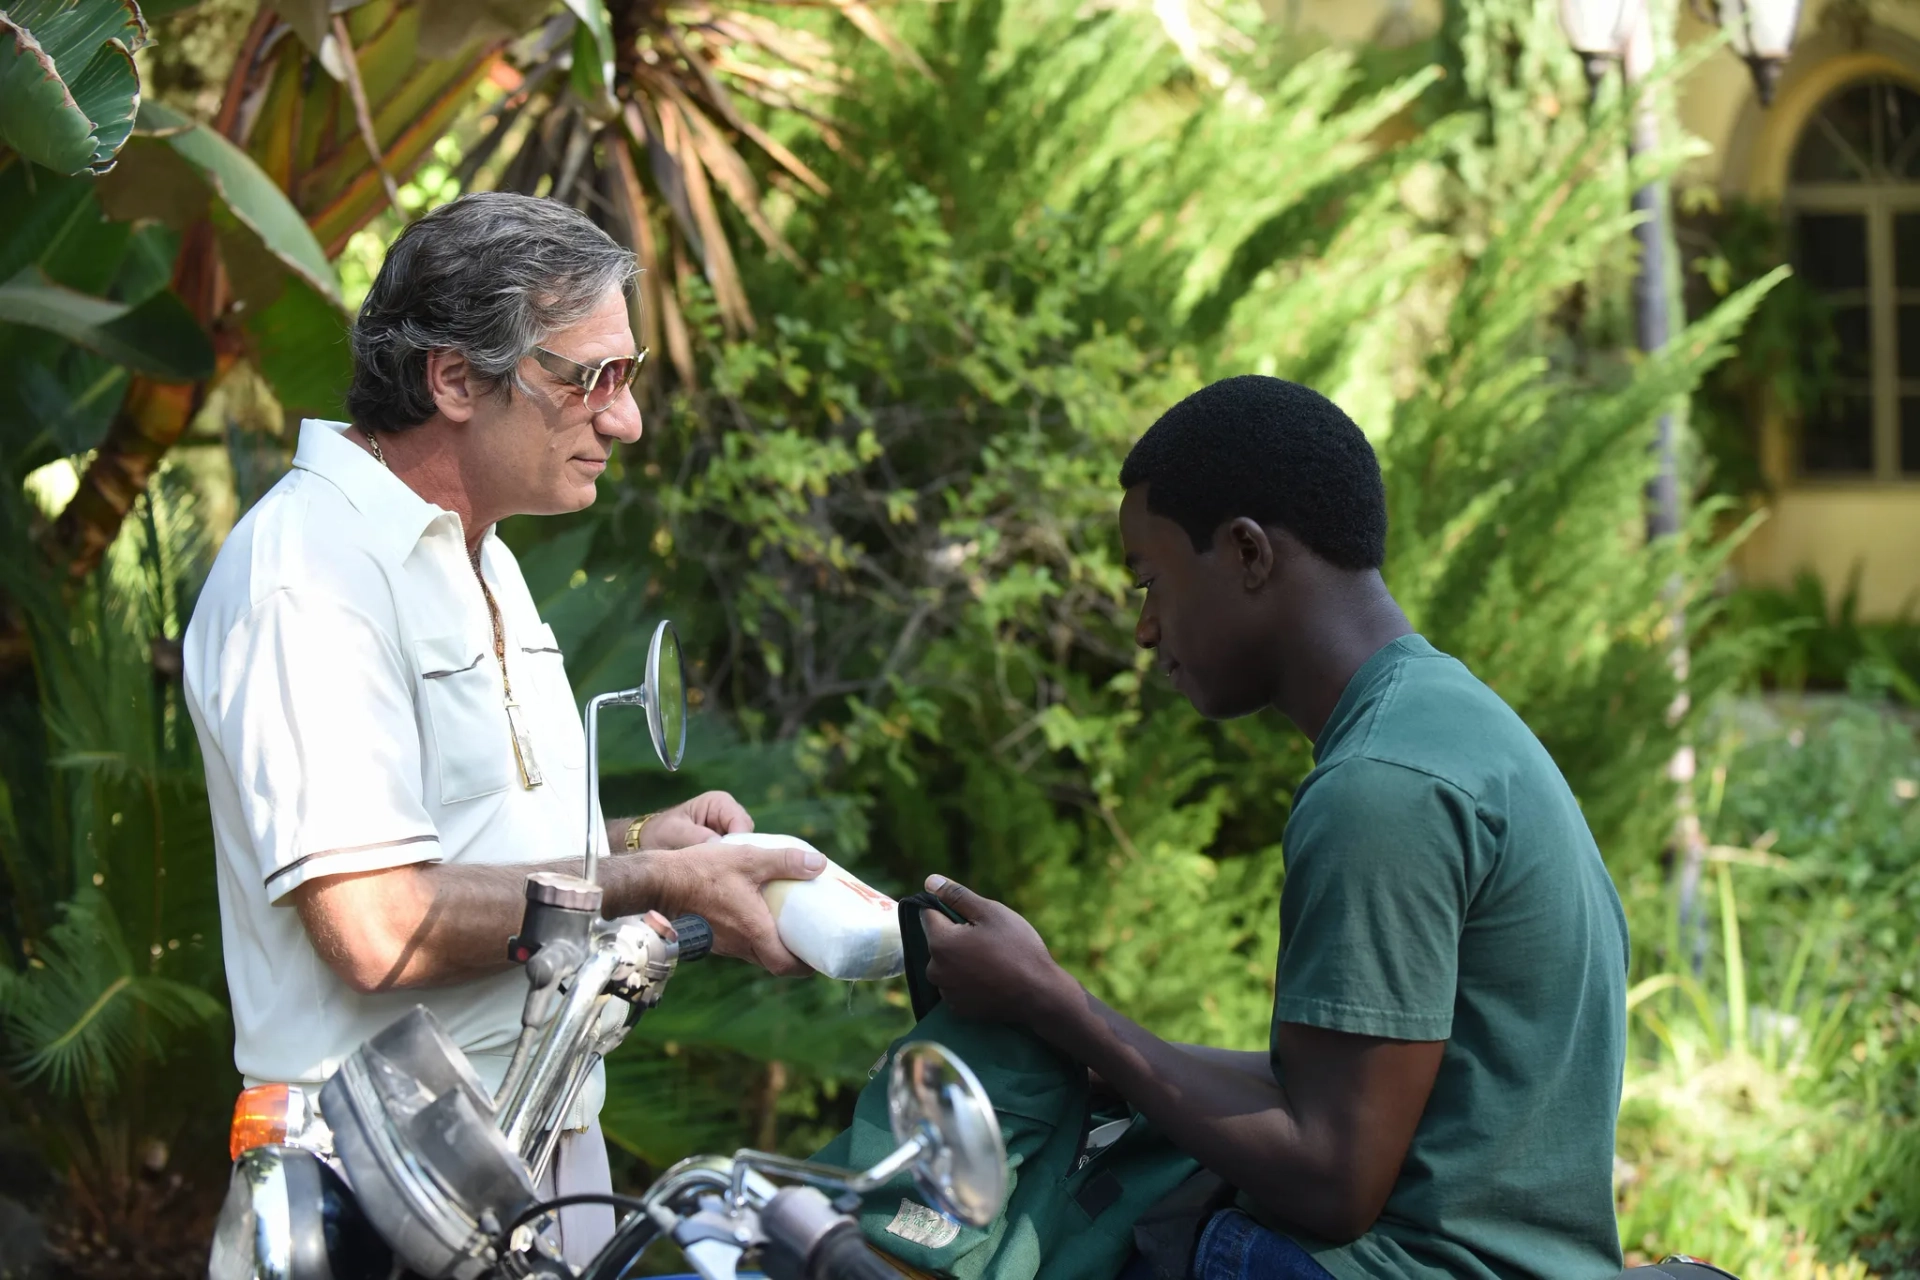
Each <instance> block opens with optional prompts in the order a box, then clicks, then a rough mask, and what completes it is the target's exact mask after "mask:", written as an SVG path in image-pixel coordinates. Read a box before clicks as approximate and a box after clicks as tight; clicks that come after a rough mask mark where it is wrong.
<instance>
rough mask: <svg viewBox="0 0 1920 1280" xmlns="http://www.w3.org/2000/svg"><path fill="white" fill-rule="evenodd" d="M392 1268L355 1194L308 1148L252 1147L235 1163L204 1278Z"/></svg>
mask: <svg viewBox="0 0 1920 1280" xmlns="http://www.w3.org/2000/svg"><path fill="white" fill-rule="evenodd" d="M392 1270H393V1253H392V1251H391V1250H389V1249H388V1248H387V1246H386V1244H385V1242H384V1241H382V1240H381V1239H380V1237H379V1236H378V1235H377V1234H376V1233H375V1232H374V1229H373V1227H372V1226H371V1225H370V1224H369V1223H368V1222H367V1220H366V1218H365V1217H363V1216H362V1215H361V1213H360V1209H359V1207H358V1206H357V1205H356V1204H355V1202H354V1198H353V1193H352V1192H351V1191H349V1190H347V1186H346V1184H345V1183H344V1182H342V1181H341V1180H340V1175H339V1174H337V1173H335V1172H334V1171H333V1170H332V1169H329V1168H328V1167H327V1166H326V1164H325V1163H324V1162H323V1161H321V1159H320V1158H319V1157H318V1156H316V1155H314V1154H313V1153H312V1152H311V1151H303V1150H301V1149H300V1148H298V1147H285V1146H273V1147H255V1148H253V1149H252V1150H251V1151H246V1152H243V1153H242V1154H241V1156H240V1158H239V1159H238V1160H235V1161H234V1162H233V1175H232V1179H231V1180H230V1181H229V1182H228V1184H227V1199H226V1203H225V1204H224V1205H222V1206H221V1208H220V1218H219V1221H218V1223H217V1224H216V1225H215V1227H214V1233H213V1252H212V1254H211V1256H209V1258H208V1259H207V1277H208V1280H359V1278H360V1277H363V1276H384V1275H386V1274H388V1273H389V1272H391V1271H392Z"/></svg>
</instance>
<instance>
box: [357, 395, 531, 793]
mask: <svg viewBox="0 0 1920 1280" xmlns="http://www.w3.org/2000/svg"><path fill="white" fill-rule="evenodd" d="M360 434H361V435H363V436H365V437H366V438H367V447H368V448H369V449H371V450H372V452H373V460H374V461H375V462H377V463H379V464H380V465H381V466H383V467H386V469H387V470H388V471H389V472H391V471H392V470H393V467H392V466H391V465H389V464H388V462H387V455H386V454H385V452H383V451H382V450H381V448H380V437H379V436H377V435H375V434H374V433H373V432H371V431H368V430H366V429H365V428H364V427H363V428H361V431H360ZM467 560H468V563H470V564H472V566H473V576H474V580H475V581H477V582H478V583H479V584H480V594H481V595H482V596H484V597H486V601H487V617H488V618H489V619H490V620H491V621H492V623H493V659H494V661H495V662H498V663H499V664H500V688H501V691H502V692H503V693H504V694H505V695H506V706H507V728H508V729H510V730H512V732H513V759H514V763H516V764H518V765H519V766H520V785H521V786H523V787H526V788H527V789H529V790H531V789H533V788H534V787H537V786H539V785H540V784H541V782H542V781H544V779H543V778H542V777H541V774H540V764H539V762H538V761H537V760H535V759H534V755H533V734H532V733H531V732H530V731H529V730H528V728H527V726H526V722H525V721H524V720H522V719H521V718H520V704H519V703H517V702H515V701H514V700H513V679H512V677H510V676H509V675H508V674H507V629H506V626H505V624H504V623H503V622H502V621H501V618H500V606H499V605H498V604H496V603H495V602H494V599H493V589H492V588H491V587H489V586H488V585H487V579H486V575H485V574H483V573H481V572H480V549H479V548H478V547H476V548H474V549H473V551H472V552H471V553H470V554H469V555H468V556H467Z"/></svg>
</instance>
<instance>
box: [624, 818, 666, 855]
mask: <svg viewBox="0 0 1920 1280" xmlns="http://www.w3.org/2000/svg"><path fill="white" fill-rule="evenodd" d="M659 816H660V811H659V810H658V809H656V810H654V811H653V812H652V813H648V814H643V815H641V816H640V817H638V818H635V819H634V820H633V821H632V822H629V823H628V824H627V838H626V839H625V840H624V841H622V843H623V844H625V845H626V846H627V852H629V853H633V852H636V851H637V850H638V849H639V848H640V832H641V830H642V829H643V828H644V827H645V826H646V825H647V824H648V823H649V822H652V821H653V820H654V819H655V818H657V817H659Z"/></svg>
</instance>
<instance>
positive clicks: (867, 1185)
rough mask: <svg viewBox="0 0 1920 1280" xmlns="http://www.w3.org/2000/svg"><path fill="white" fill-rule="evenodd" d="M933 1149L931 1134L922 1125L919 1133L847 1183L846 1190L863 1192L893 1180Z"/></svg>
mask: <svg viewBox="0 0 1920 1280" xmlns="http://www.w3.org/2000/svg"><path fill="white" fill-rule="evenodd" d="M933 1149H934V1138H933V1135H932V1134H931V1133H930V1132H928V1130H927V1129H926V1128H925V1126H922V1128H921V1130H920V1132H919V1133H916V1134H914V1135H913V1136H912V1137H911V1138H909V1139H907V1140H906V1141H905V1142H903V1143H901V1144H900V1146H899V1147H898V1148H896V1149H895V1150H894V1153H893V1154H892V1155H890V1156H887V1157H886V1158H885V1159H883V1160H881V1161H880V1163H879V1164H876V1165H874V1166H873V1168H871V1169H869V1170H867V1171H866V1172H865V1173H863V1174H861V1175H860V1176H859V1177H857V1178H855V1179H854V1180H853V1181H851V1182H849V1183H848V1184H847V1190H849V1191H853V1192H858V1193H861V1194H865V1193H866V1192H869V1191H872V1190H873V1189H874V1188H875V1187H880V1186H884V1185H886V1184H887V1183H889V1182H891V1181H893V1179H894V1177H895V1175H897V1174H899V1173H900V1172H902V1171H903V1170H906V1169H909V1168H911V1167H912V1166H913V1162H914V1161H916V1160H918V1159H919V1158H920V1157H921V1156H922V1155H924V1154H925V1153H927V1152H929V1151H931V1150H933Z"/></svg>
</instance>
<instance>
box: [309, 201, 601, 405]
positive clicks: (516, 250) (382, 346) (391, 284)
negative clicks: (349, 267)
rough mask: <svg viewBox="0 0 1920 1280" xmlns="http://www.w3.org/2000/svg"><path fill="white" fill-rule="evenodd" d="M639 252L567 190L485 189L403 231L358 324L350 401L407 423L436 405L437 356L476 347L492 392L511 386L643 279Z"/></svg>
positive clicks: (477, 364)
mask: <svg viewBox="0 0 1920 1280" xmlns="http://www.w3.org/2000/svg"><path fill="white" fill-rule="evenodd" d="M633 276H634V261H633V254H631V253H630V252H628V251H627V250H626V249H623V248H621V247H620V246H619V245H618V244H615V243H614V241H613V239H612V237H610V236H608V235H607V233H606V232H604V231H602V230H601V229H600V228H599V227H596V226H595V225H594V224H593V223H592V222H591V221H590V220H589V219H588V218H587V216H586V215H585V214H583V213H581V212H580V211H579V210H578V209H575V208H572V207H571V206H569V205H565V204H561V203H560V202H559V201H557V200H541V199H536V198H535V197H533V196H522V195H514V194H511V193H509V192H505V191H481V192H475V193H473V194H471V195H464V196H461V197H460V198H459V199H458V200H455V201H452V202H451V203H449V204H444V205H442V206H440V207H439V208H438V209H435V210H434V211H433V212H431V213H429V214H427V215H426V216H425V217H423V218H421V219H420V220H419V221H418V222H415V223H414V224H413V225H411V226H409V227H408V228H407V229H406V230H405V231H402V232H401V233H400V235H399V237H398V238H397V239H395V240H394V242H393V245H392V247H391V248H389V249H388V250H387V257H386V261H385V262H383V263H381V264H380V274H379V275H378V276H376V277H375V278H374V281H373V288H372V290H371V291H370V292H369V293H368V294H367V300H366V302H364V303H363V304H362V305H361V307H360V315H359V318H358V319H356V320H355V321H354V324H353V381H352V383H351V384H350V385H349V386H348V388H347V411H348V412H349V413H350V414H352V416H353V420H354V422H355V423H356V424H358V425H359V426H360V427H361V428H362V429H363V430H367V431H404V430H406V429H407V428H408V427H417V426H419V425H420V424H421V423H423V422H425V421H426V420H427V419H428V418H431V417H432V416H433V413H434V403H433V396H432V394H431V393H430V392H429V391H428V390H427V357H428V355H429V354H431V353H432V352H434V351H443V350H453V351H457V352H459V353H460V354H461V355H462V356H464V357H466V360H467V363H468V365H469V366H470V367H471V368H472V369H473V371H474V373H475V374H476V375H477V376H478V381H479V384H480V386H481V388H482V389H483V390H484V391H486V392H496V391H497V392H499V393H500V394H502V395H511V394H512V392H511V388H512V387H515V386H519V387H520V389H521V391H522V392H524V391H525V390H526V388H525V386H524V385H522V384H521V383H520V380H519V375H518V372H517V371H518V369H519V366H520V361H521V360H522V359H523V358H525V357H526V355H527V354H528V353H529V352H531V351H532V350H533V348H534V347H535V346H537V345H539V344H540V343H542V342H544V341H546V339H547V338H548V336H549V335H551V334H553V333H555V332H557V331H558V330H561V329H565V328H567V327H568V326H569V325H573V324H578V323H579V322H580V321H581V320H584V319H585V318H586V317H587V316H589V315H591V314H592V313H593V310H594V308H595V307H598V306H599V305H600V303H601V302H602V300H603V299H605V297H606V295H607V290H609V289H622V290H624V289H626V288H627V287H628V286H629V285H630V283H631V282H632V280H633Z"/></svg>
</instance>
